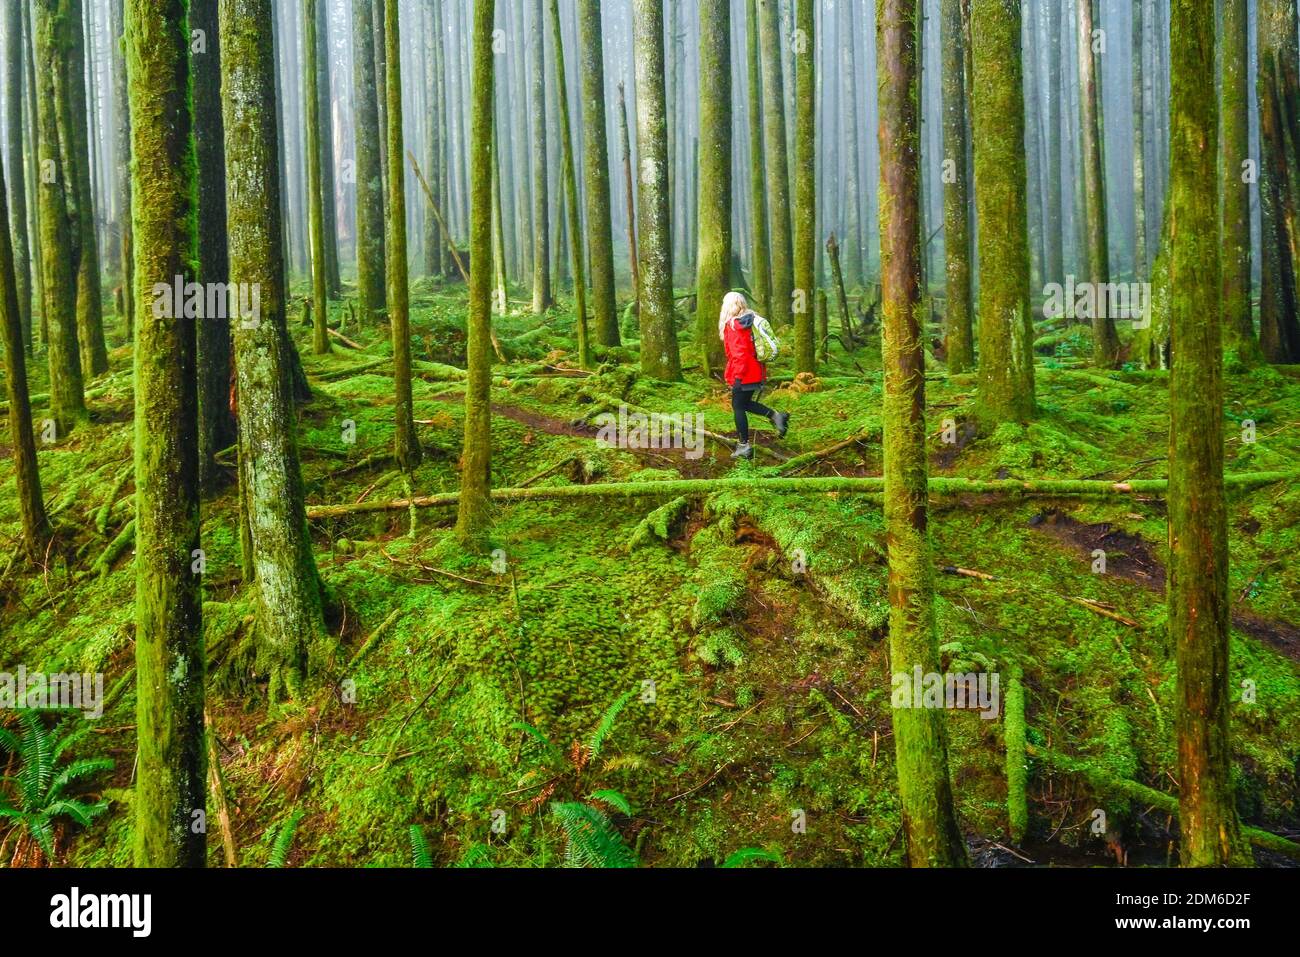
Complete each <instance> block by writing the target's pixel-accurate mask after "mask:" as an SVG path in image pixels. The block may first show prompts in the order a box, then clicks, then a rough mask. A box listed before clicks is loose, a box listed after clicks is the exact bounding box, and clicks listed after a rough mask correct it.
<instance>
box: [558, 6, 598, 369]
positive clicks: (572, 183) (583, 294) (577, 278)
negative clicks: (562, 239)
mask: <svg viewBox="0 0 1300 957" xmlns="http://www.w3.org/2000/svg"><path fill="white" fill-rule="evenodd" d="M550 2H551V38H552V42H553V43H554V44H555V108H556V111H557V112H558V113H559V114H560V155H561V159H560V163H561V168H560V176H561V179H562V181H563V184H564V207H565V210H566V211H567V216H568V227H569V228H568V233H569V259H570V262H571V263H572V266H573V312H574V318H575V320H576V322H577V334H578V365H579V366H580V367H581V368H583V369H589V368H591V344H590V343H589V342H588V339H587V279H586V271H585V269H584V268H583V262H582V220H581V219H579V218H578V201H579V197H578V174H577V169H576V161H575V159H574V155H573V131H572V129H571V127H570V124H569V84H568V78H567V77H566V75H565V74H566V71H565V66H564V34H563V31H562V29H561V24H560V2H559V0H550Z"/></svg>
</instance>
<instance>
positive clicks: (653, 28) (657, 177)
mask: <svg viewBox="0 0 1300 957" xmlns="http://www.w3.org/2000/svg"><path fill="white" fill-rule="evenodd" d="M633 15H634V37H633V54H634V57H635V60H636V88H637V97H636V118H637V124H636V131H637V136H636V142H637V151H638V153H639V154H640V155H639V159H640V162H639V168H640V176H641V179H640V182H641V191H640V195H639V202H640V211H641V215H640V220H641V237H640V244H639V246H638V259H639V260H640V271H641V287H640V290H639V296H638V298H639V300H640V313H641V316H640V318H641V371H642V372H643V373H645V374H646V375H647V376H650V377H651V378H655V379H670V380H677V379H680V378H681V376H682V367H681V358H680V356H679V354H678V351H677V329H676V326H675V320H676V313H675V310H674V308H673V276H672V245H671V244H672V234H671V232H670V231H669V211H668V127H667V117H666V114H665V110H666V107H665V100H664V22H663V20H664V15H663V2H662V0H633Z"/></svg>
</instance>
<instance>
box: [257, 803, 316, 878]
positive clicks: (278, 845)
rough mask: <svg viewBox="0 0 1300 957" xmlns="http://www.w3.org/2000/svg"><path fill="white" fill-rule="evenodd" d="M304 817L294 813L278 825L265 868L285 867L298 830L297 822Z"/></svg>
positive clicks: (301, 814) (300, 813)
mask: <svg viewBox="0 0 1300 957" xmlns="http://www.w3.org/2000/svg"><path fill="white" fill-rule="evenodd" d="M305 816H306V815H305V814H304V813H303V812H302V811H294V812H293V813H292V814H291V815H289V818H288V820H286V821H285V822H284V823H283V824H281V825H280V831H279V833H278V834H276V836H275V843H274V844H272V845H271V856H270V857H268V858H267V859H266V866H267V867H284V866H285V862H286V861H287V860H288V859H289V851H290V849H291V848H292V847H293V836H294V834H295V833H296V832H297V830H298V822H299V821H301V820H302V819H303V818H304V817H305Z"/></svg>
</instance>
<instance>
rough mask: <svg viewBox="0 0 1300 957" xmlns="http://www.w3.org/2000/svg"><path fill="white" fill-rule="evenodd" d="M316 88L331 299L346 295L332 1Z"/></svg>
mask: <svg viewBox="0 0 1300 957" xmlns="http://www.w3.org/2000/svg"><path fill="white" fill-rule="evenodd" d="M316 90H317V94H318V95H317V99H316V102H317V109H318V110H320V114H319V116H320V122H319V123H318V124H317V127H318V130H319V139H320V147H319V149H318V151H317V152H319V153H320V165H321V202H322V203H323V204H324V218H325V225H324V233H325V280H326V292H327V294H328V295H329V298H331V299H338V298H339V297H340V296H341V295H342V291H343V282H342V279H341V278H340V276H339V226H338V222H339V214H338V205H337V199H336V197H335V192H334V97H333V95H332V92H331V89H330V26H329V0H323V2H320V3H318V4H317V6H316Z"/></svg>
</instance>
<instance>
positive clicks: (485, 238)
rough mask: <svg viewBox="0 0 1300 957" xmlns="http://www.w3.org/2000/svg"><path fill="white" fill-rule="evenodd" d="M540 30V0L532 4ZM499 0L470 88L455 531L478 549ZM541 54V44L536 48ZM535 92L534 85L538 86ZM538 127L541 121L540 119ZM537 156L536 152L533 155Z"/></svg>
mask: <svg viewBox="0 0 1300 957" xmlns="http://www.w3.org/2000/svg"><path fill="white" fill-rule="evenodd" d="M533 12H534V14H535V15H536V17H537V20H536V21H535V24H534V26H535V27H536V28H537V29H539V30H540V27H541V13H542V11H541V9H540V0H538V5H537V8H535V9H534V11H533ZM495 13H496V2H495V0H477V2H476V3H475V4H474V34H473V38H472V42H473V51H472V53H473V63H474V85H473V87H472V89H471V98H472V99H471V107H472V113H471V118H472V120H473V124H472V137H473V138H472V140H471V142H470V151H471V154H472V155H471V160H470V173H471V176H470V186H471V189H470V201H471V206H470V245H469V259H470V266H469V342H468V345H467V346H466V354H467V355H468V357H469V376H468V380H467V382H466V385H465V440H464V448H463V450H462V452H461V458H460V468H461V472H460V504H459V506H458V512H457V515H456V535H457V537H458V538H459V540H460V542H461V544H462V545H463V546H464V547H465V548H467V549H471V550H475V551H477V550H480V549H481V548H482V546H483V545H484V543H485V539H486V536H487V531H488V528H489V526H490V525H491V521H492V503H491V499H490V498H489V497H488V494H489V490H490V488H491V485H492V396H491V390H492V341H491V340H492V301H491V295H492V288H491V286H492V282H491V274H490V270H491V266H492V148H493V144H492V119H493V110H492V104H493V89H494V86H495V69H496V64H495V62H494V57H493V54H492V31H493V25H494V19H493V18H494V15H495ZM537 52H538V53H539V54H540V52H541V49H540V47H539V48H537ZM534 94H536V90H535V89H534ZM538 125H539V126H540V125H541V124H540V122H539V123H538ZM534 158H536V157H534Z"/></svg>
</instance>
